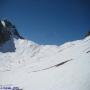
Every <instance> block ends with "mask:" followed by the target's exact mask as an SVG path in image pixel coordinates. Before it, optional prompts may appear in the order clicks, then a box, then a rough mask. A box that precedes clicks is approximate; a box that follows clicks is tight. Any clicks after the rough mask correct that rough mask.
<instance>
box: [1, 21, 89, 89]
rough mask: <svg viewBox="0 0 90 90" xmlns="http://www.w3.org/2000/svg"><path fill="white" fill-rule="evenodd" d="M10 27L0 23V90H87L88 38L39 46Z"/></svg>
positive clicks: (3, 22)
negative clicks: (58, 44)
mask: <svg viewBox="0 0 90 90" xmlns="http://www.w3.org/2000/svg"><path fill="white" fill-rule="evenodd" d="M8 23H10V26H8V25H7V24H8ZM12 27H13V25H12V23H11V22H10V21H8V20H6V21H5V20H2V21H0V39H3V35H7V37H4V38H5V39H4V40H5V41H3V40H0V90H6V88H9V90H13V89H12V88H13V87H16V88H17V89H15V90H90V70H89V69H90V36H88V37H86V38H84V39H82V40H76V41H71V42H67V43H65V44H63V45H60V46H57V45H39V44H37V43H34V42H32V41H30V40H26V39H24V38H23V37H22V36H21V35H20V34H19V33H18V31H17V29H16V27H15V26H14V28H12ZM3 30H4V31H3ZM3 32H4V33H3ZM6 32H9V34H7V33H6ZM15 32H17V33H18V34H15Z"/></svg>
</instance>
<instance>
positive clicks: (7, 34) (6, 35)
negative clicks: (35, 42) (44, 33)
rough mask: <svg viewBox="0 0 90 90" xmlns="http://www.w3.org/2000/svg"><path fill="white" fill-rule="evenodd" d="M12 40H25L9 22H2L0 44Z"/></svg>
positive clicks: (5, 20) (0, 23) (0, 24)
mask: <svg viewBox="0 0 90 90" xmlns="http://www.w3.org/2000/svg"><path fill="white" fill-rule="evenodd" d="M11 38H17V39H19V38H20V39H23V37H22V36H21V35H20V34H19V33H18V31H17V29H16V27H15V25H13V24H12V23H11V22H10V21H9V20H7V19H4V20H0V44H2V43H4V42H6V41H8V40H9V39H11Z"/></svg>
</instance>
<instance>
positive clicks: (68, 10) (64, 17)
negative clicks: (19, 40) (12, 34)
mask: <svg viewBox="0 0 90 90" xmlns="http://www.w3.org/2000/svg"><path fill="white" fill-rule="evenodd" d="M3 18H7V19H9V20H11V21H12V22H13V23H14V24H15V25H16V27H17V29H18V31H19V32H20V33H21V34H22V35H23V36H24V37H25V38H27V39H29V40H32V41H34V42H37V43H39V44H57V45H59V44H62V43H64V42H67V41H72V40H77V39H81V38H83V37H84V34H85V33H86V32H87V31H89V30H90V1H89V0H0V19H3Z"/></svg>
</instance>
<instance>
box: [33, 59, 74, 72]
mask: <svg viewBox="0 0 90 90" xmlns="http://www.w3.org/2000/svg"><path fill="white" fill-rule="evenodd" d="M71 60H73V59H70V60H66V61H63V62H61V63H58V64H56V65H53V66H50V67H47V68H44V69H39V70H34V71H32V72H39V71H44V70H48V69H51V68H53V67H59V66H61V65H64V64H65V63H67V62H69V61H71Z"/></svg>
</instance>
